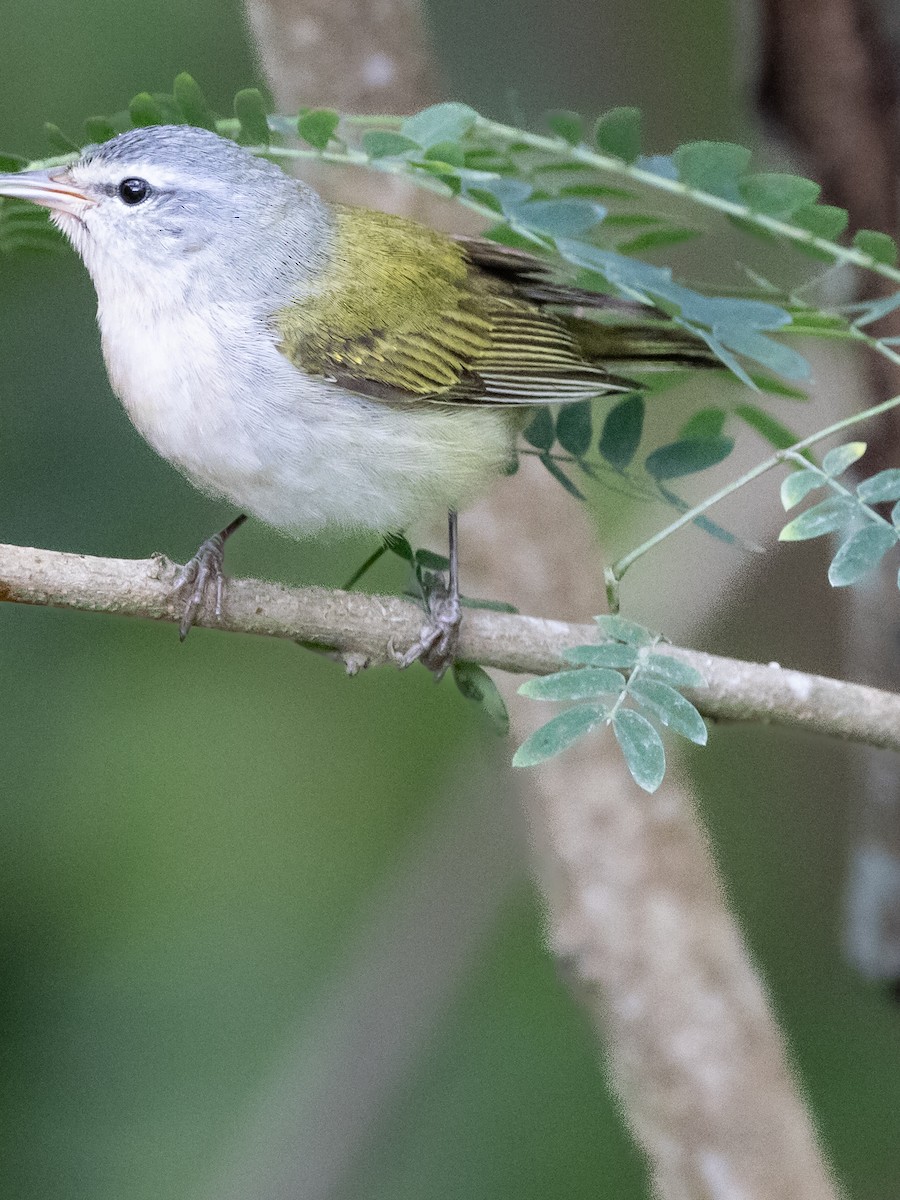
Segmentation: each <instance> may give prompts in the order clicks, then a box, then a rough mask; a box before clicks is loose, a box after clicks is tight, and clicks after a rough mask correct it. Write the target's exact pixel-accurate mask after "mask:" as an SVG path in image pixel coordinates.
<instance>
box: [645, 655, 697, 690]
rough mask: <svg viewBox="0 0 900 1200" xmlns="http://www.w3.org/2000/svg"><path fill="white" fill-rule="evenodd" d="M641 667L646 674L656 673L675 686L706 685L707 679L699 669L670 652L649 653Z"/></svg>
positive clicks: (658, 677) (665, 681)
mask: <svg viewBox="0 0 900 1200" xmlns="http://www.w3.org/2000/svg"><path fill="white" fill-rule="evenodd" d="M641 669H642V671H643V673H644V674H645V675H654V676H655V677H656V678H657V679H662V680H663V682H664V683H670V684H671V685H672V686H673V687H689V688H702V687H706V680H705V679H704V678H703V676H702V675H701V674H700V672H699V671H696V670H695V669H694V668H693V667H691V666H688V664H687V663H683V662H681V660H680V659H678V658H672V656H671V655H670V654H648V655H647V657H646V658H645V659H644V661H643V663H642V664H641Z"/></svg>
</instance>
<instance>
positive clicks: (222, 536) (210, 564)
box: [172, 514, 247, 642]
mask: <svg viewBox="0 0 900 1200" xmlns="http://www.w3.org/2000/svg"><path fill="white" fill-rule="evenodd" d="M246 520H247V518H246V517H245V516H244V515H243V514H241V516H239V517H236V518H235V519H234V520H233V521H232V522H231V524H230V525H226V527H225V528H224V529H223V530H221V532H219V533H217V534H215V535H214V536H213V537H211V538H207V539H206V541H205V542H202V543H201V545H200V547H199V549H198V550H197V553H196V554H195V555H194V557H193V558H191V559H188V561H187V562H186V563H185V564H184V566H183V567H182V568H181V570H180V572H179V573H178V578H177V579H176V580H175V583H174V585H173V587H172V592H173V594H175V593H178V592H185V593H186V597H185V601H184V610H183V611H182V614H181V622H180V624H179V626H178V636H179V638H180V639H181V641H182V642H183V641H184V639H185V638H186V637H187V635H188V634H189V633H190V631H191V627H192V625H193V624H194V622H195V621H196V619H197V616H198V614H199V613H200V612H201V611H202V610H203V609H204V608H206V609H209V608H212V611H213V614H214V615H215V618H216V620H217V621H218V620H220V618H221V616H222V599H223V597H224V595H225V543H226V542H227V541H228V539H229V538H230V537H231V535H232V534H233V533H234V531H235V530H236V529H237V528H238V527H239V526H240V525H243V523H244V522H245V521H246Z"/></svg>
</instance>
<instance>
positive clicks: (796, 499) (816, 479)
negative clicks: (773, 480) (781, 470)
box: [781, 471, 825, 512]
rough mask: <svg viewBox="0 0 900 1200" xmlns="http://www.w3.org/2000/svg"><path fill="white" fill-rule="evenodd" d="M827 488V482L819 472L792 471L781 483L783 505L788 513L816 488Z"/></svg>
mask: <svg viewBox="0 0 900 1200" xmlns="http://www.w3.org/2000/svg"><path fill="white" fill-rule="evenodd" d="M820 487H825V480H824V479H823V478H822V476H821V475H820V474H819V473H818V471H792V472H791V473H790V475H787V476H785V478H784V479H782V481H781V503H782V505H783V506H784V511H785V512H787V511H788V510H789V509H791V508H793V507H794V505H795V504H799V503H800V501H801V500H805V499H806V497H807V496H808V495H809V493H810V492H814V491H815V490H816V488H820Z"/></svg>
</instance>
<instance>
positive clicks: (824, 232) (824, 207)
mask: <svg viewBox="0 0 900 1200" xmlns="http://www.w3.org/2000/svg"><path fill="white" fill-rule="evenodd" d="M848 220H849V217H848V215H847V210H846V208H837V207H836V206H835V205H833V204H810V205H804V206H803V207H802V208H798V209H796V210H795V212H794V213H792V214H791V224H792V225H796V226H798V227H799V228H800V229H805V230H806V232H807V233H811V234H813V235H814V236H815V237H820V238H824V240H825V241H826V242H834V241H837V239H838V238H839V237H840V236H841V234H842V233H843V232H844V230H845V229H846V228H847V222H848Z"/></svg>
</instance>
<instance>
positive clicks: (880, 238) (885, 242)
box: [853, 229, 897, 267]
mask: <svg viewBox="0 0 900 1200" xmlns="http://www.w3.org/2000/svg"><path fill="white" fill-rule="evenodd" d="M853 245H854V247H855V248H856V249H857V250H861V251H862V253H863V254H868V255H869V257H870V258H874V259H875V261H876V262H879V263H885V264H886V265H887V266H889V267H893V266H894V265H895V264H896V262H897V243H896V242H895V241H894V239H893V238H892V237H888V235H887V234H886V233H879V232H878V230H877V229H858V230H857V231H856V233H855V234H854V235H853Z"/></svg>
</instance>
